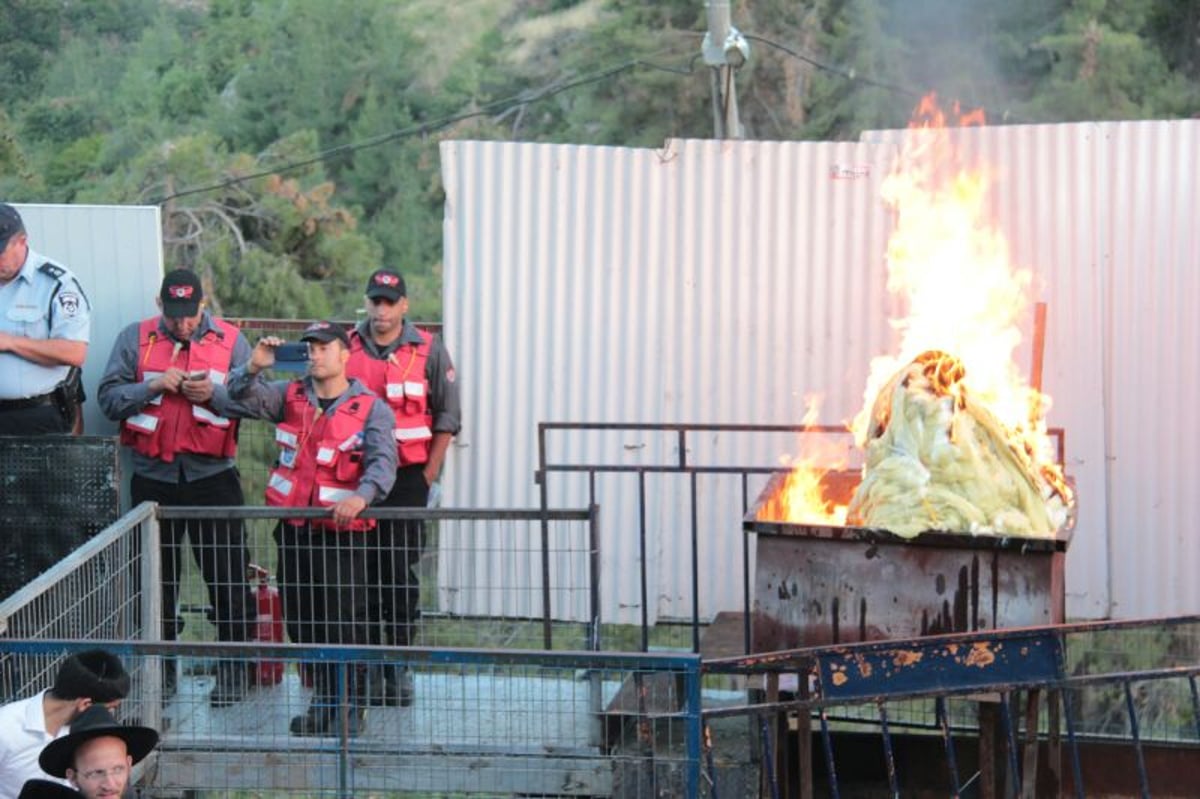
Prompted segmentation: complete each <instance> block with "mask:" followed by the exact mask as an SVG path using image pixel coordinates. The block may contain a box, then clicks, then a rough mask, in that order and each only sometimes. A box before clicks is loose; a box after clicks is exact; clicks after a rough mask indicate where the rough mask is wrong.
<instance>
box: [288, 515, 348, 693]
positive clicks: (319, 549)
mask: <svg viewBox="0 0 1200 799" xmlns="http://www.w3.org/2000/svg"><path fill="white" fill-rule="evenodd" d="M367 535H368V534H367V533H366V532H362V531H349V530H330V529H327V528H323V527H311V528H310V527H309V526H308V525H303V526H299V525H294V524H289V523H288V522H280V523H279V524H278V525H276V527H275V543H276V546H277V548H278V555H279V561H278V562H279V572H278V576H279V593H280V598H281V599H282V600H283V618H284V624H285V626H286V627H287V633H288V638H290V639H291V640H292V642H293V643H298V644H358V645H362V644H367V643H370V640H369V633H368V628H369V625H368V613H367V608H368V605H369V601H368V600H369V593H370V592H369V590H368V587H369V574H370V570H369V569H368V565H367V564H368V545H369V544H368V539H367ZM346 666H347V667H348V668H349V669H350V671H349V673H350V675H351V679H350V680H349V682H348V687H349V697H350V702H351V704H354V703H356V702H357V703H359V704H362V702H361V701H360V700H361V699H362V697H363V696H364V689H365V686H364V675H363V674H362V670H361V669H359V668H357V667H356V666H355V665H354V664H346ZM309 668H311V670H312V672H311V673H312V675H313V704H314V705H332V704H335V703H336V702H337V698H338V679H337V668H338V667H337V664H336V663H319V664H314V665H312V666H310V667H309Z"/></svg>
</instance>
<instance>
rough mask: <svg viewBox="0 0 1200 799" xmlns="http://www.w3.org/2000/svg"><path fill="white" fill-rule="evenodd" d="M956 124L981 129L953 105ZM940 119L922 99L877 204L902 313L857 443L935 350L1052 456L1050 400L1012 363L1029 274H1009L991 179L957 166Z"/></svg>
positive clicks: (979, 118)
mask: <svg viewBox="0 0 1200 799" xmlns="http://www.w3.org/2000/svg"><path fill="white" fill-rule="evenodd" d="M955 116H956V117H957V118H958V122H959V124H980V123H982V122H983V114H982V112H979V111H976V112H971V113H969V114H966V115H962V114H960V113H959V112H958V108H957V106H956V107H955ZM945 121H946V120H945V117H944V116H943V114H942V112H941V111H940V110H938V109H937V106H936V98H935V97H934V95H932V94H931V95H927V96H926V97H925V98H923V99H922V100H921V104H920V105H919V106H918V108H917V112H916V114H915V118H914V122H913V124H912V125H910V129H909V132H908V135H907V136H906V137H905V141H904V144H903V146H902V150H901V153H900V157H899V159H898V161H897V163H896V166H895V167H894V168H893V170H892V172H891V174H889V175H888V177H887V178H886V179H885V180H884V183H883V187H882V195H883V199H884V201H885V202H887V203H888V204H889V205H891V206H892V207H893V208H894V209H895V211H896V225H895V229H894V230H893V232H892V236H891V239H890V241H889V242H888V252H887V259H888V283H887V286H888V291H891V292H893V293H896V294H899V295H901V296H902V297H903V298H904V299H905V300H906V302H907V306H908V309H907V315H906V316H905V317H904V318H901V319H893V320H892V324H893V325H894V326H895V327H896V328H897V329H898V330H899V331H900V334H901V340H900V349H899V351H898V352H897V353H896V354H895V355H886V356H882V357H879V358H875V359H874V360H872V362H871V374H870V377H869V378H868V381H867V386H866V390H865V392H864V394H863V398H864V407H863V409H862V411H860V413H859V414H858V416H856V417H855V420H854V424H853V429H854V432H855V437H856V439H857V441H858V442H859V443H860V444H861V443H863V441H864V440H865V436H866V433H867V430H868V426H869V416H870V411H871V406H872V404H873V403H874V401H875V398H876V396H877V395H878V394H879V391H880V390H881V389H882V388H883V386H884V385H885V384H886V383H887V381H888V380H889V379H891V377H892V376H893V375H894V374H896V372H897V371H898V370H899V369H901V368H902V367H903V366H904V365H906V364H908V363H909V362H911V361H912V360H913V359H914V358H916V357H917V356H918V355H920V354H921V353H922V352H925V351H927V350H941V351H944V352H949V353H952V354H953V355H954V356H955V357H956V358H958V359H959V360H960V361H962V364H963V366H964V367H965V370H966V375H967V377H966V380H967V383H968V384H969V386H970V389H971V392H972V394H973V395H974V396H975V397H976V399H977V400H978V401H979V402H981V403H982V404H984V405H985V406H987V407H988V408H989V409H990V410H991V411H992V413H994V414H995V415H996V417H997V418H998V419H999V420H1000V421H1001V422H1003V423H1004V425H1005V426H1006V427H1007V428H1008V429H1009V430H1010V431H1013V433H1014V434H1015V435H1016V436H1018V437H1019V438H1021V439H1022V443H1024V444H1026V445H1028V446H1029V447H1032V449H1033V450H1034V451H1035V452H1037V453H1041V454H1043V455H1049V453H1050V452H1052V447H1051V444H1050V441H1049V439H1048V438H1047V437H1046V436H1045V429H1044V424H1043V422H1042V414H1043V413H1044V412H1045V411H1046V410H1047V409H1048V407H1049V398H1048V397H1045V396H1044V395H1041V394H1040V393H1039V392H1038V391H1036V390H1035V389H1034V388H1033V387H1031V386H1030V385H1029V383H1028V381H1027V380H1026V379H1025V378H1024V377H1023V376H1022V375H1021V374H1020V372H1019V370H1018V368H1017V364H1016V361H1015V360H1014V353H1015V351H1016V348H1017V346H1018V345H1019V344H1020V343H1021V331H1020V327H1019V322H1020V321H1021V319H1022V317H1023V315H1024V314H1025V313H1026V312H1027V310H1028V307H1029V304H1030V300H1029V296H1028V295H1029V286H1030V282H1031V275H1030V272H1029V271H1028V270H1026V269H1018V268H1014V267H1013V265H1012V259H1011V257H1010V254H1009V248H1008V242H1007V240H1006V239H1005V238H1004V235H1003V234H1002V233H1001V232H1000V230H999V229H998V228H997V226H996V225H995V223H994V222H993V221H992V220H991V218H990V217H989V214H988V210H987V207H986V200H987V192H988V189H989V186H990V178H989V175H988V174H987V173H986V171H985V170H983V169H976V170H969V169H967V168H965V167H963V166H962V165H961V164H960V163H959V160H958V152H957V150H956V148H955V147H954V142H953V141H952V139H951V138H950V135H949V132H948V129H947V127H946V125H945Z"/></svg>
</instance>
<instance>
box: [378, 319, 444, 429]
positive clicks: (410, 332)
mask: <svg viewBox="0 0 1200 799" xmlns="http://www.w3.org/2000/svg"><path fill="white" fill-rule="evenodd" d="M354 332H355V333H356V334H357V335H358V337H359V338H360V339H362V344H363V351H364V352H366V353H367V355H370V356H371V357H372V358H378V359H379V360H381V361H382V360H385V359H386V358H387V357H388V356H389V355H391V354H392V353H393V352H395V351H396V350H398V349H400V348H401V347H403V346H405V345H406V344H420V343H421V342H422V341H423V340H424V339H422V338H421V331H419V330H418V329H417V326H416V325H414V324H413V323H412V322H410V321H408V320H407V319H405V320H404V327H403V329H401V331H400V335H399V336H397V337H396V339H395V341H393V342H391V343H390V344H388V345H387V346H386V347H380V346H379V345H378V344H376V343H375V342H374V340H372V338H371V323H370V322H359V323H358V326H357V327H356V328H355V331H354ZM425 379H426V380H428V381H429V412H430V413H431V414H432V415H433V432H435V433H449V434H450V435H458V431H459V430H461V429H462V400H461V399H460V398H459V392H458V376H457V374H456V373H455V371H454V361H452V360H451V359H450V351H449V350H447V349H446V345H445V344H444V343H442V337H441V336H434V337H433V341H432V342H430V344H429V358H428V360H426V361H425Z"/></svg>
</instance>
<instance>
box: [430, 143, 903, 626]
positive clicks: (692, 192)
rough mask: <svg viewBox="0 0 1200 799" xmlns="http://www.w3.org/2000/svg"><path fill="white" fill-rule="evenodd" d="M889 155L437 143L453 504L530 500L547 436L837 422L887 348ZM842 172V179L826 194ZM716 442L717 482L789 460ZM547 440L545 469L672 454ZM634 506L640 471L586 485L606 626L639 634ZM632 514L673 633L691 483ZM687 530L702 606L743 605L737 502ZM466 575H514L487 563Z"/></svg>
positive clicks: (772, 450) (687, 608)
mask: <svg viewBox="0 0 1200 799" xmlns="http://www.w3.org/2000/svg"><path fill="white" fill-rule="evenodd" d="M892 151H893V148H891V147H877V146H867V145H862V144H857V143H836V144H835V143H815V144H804V145H797V144H788V143H776V142H762V143H746V142H743V143H737V144H735V143H729V142H708V141H671V142H669V143H668V144H667V145H666V147H665V148H664V149H662V150H633V149H615V148H601V147H579V146H570V145H561V146H557V145H554V146H548V145H532V144H506V143H489V142H452V143H447V144H445V145H443V170H444V175H445V184H446V191H447V203H446V208H447V211H446V230H445V238H446V273H445V303H444V313H445V323H446V326H445V335H446V337H447V340H448V343H449V345H450V347H451V351H452V352H454V353H455V356H456V359H457V362H458V364H459V367H460V368H459V373H460V375H462V386H463V390H464V412H465V418H466V427H465V430H464V433H463V435H461V436H460V440H459V444H460V446H459V448H458V450H457V453H456V457H455V461H454V462H453V463H452V464H451V468H450V469H449V470H448V474H449V476H448V481H447V482H448V488H447V490H448V494H447V501H448V502H449V503H450V504H452V505H462V506H492V507H510V506H518V507H522V506H533V505H536V504H537V501H538V494H537V487H536V486H535V484H534V481H533V472H534V469H535V468H536V464H537V453H536V448H535V447H536V441H535V431H536V426H537V423H538V422H540V421H575V422H625V423H631V422H652V423H654V422H658V423H679V422H693V423H751V422H753V423H775V424H796V423H799V422H800V421H801V419H802V417H803V414H804V396H805V395H806V394H808V393H813V392H816V393H822V394H825V395H826V405H825V410H824V412H823V414H822V418H821V420H820V421H822V422H825V423H831V424H833V423H839V422H841V421H843V420H845V419H848V418H849V417H850V416H851V415H852V414H853V413H854V412H855V411H857V409H858V402H859V399H860V396H861V392H862V384H863V381H864V380H865V374H866V368H867V364H868V361H869V357H870V355H871V354H874V353H875V352H877V351H878V350H879V349H880V348H881V347H885V346H886V342H887V341H888V338H889V335H890V334H889V332H888V328H887V326H886V322H885V319H884V317H883V315H882V313H881V309H882V308H883V307H884V305H885V304H886V303H887V302H888V300H887V298H886V297H885V296H884V294H883V291H882V278H883V273H882V265H883V264H882V259H881V257H880V255H879V253H881V252H882V250H883V247H884V244H885V242H886V236H885V231H886V215H885V209H884V208H883V207H882V205H881V204H880V203H879V202H878V200H877V199H876V198H877V194H878V191H877V189H878V185H877V184H878V180H879V179H880V177H881V176H882V175H883V174H884V168H885V165H886V161H887V158H888V157H890V156H889V154H890V153H891V152H892ZM835 167H844V171H845V172H846V173H847V174H850V173H853V174H857V175H858V177H855V178H849V177H845V176H838V177H835V176H834V173H833V169H834V168H835ZM852 168H854V169H858V171H857V172H855V171H854V169H852ZM839 175H840V173H839ZM713 438H714V439H715V440H713V441H707V442H700V441H697V442H696V446H697V447H698V448H701V447H703V448H711V450H712V452H710V453H709V457H713V458H719V460H717V461H713V460H709V461H708V462H709V463H713V462H717V463H738V464H753V465H759V466H762V465H772V464H776V463H778V460H779V457H780V456H781V455H784V454H790V453H793V452H794V451H795V446H794V442H793V441H790V440H788V439H787V438H786V437H785V438H782V439H781V438H778V437H776V438H775V439H774V440H772V439H771V438H770V437H763V436H759V437H757V438H755V437H747V436H744V435H743V436H737V435H734V436H727V435H725V434H722V435H719V436H714V437H713ZM722 439H728V441H723V440H722ZM555 442H556V443H555V444H554V446H553V447H552V452H551V457H552V459H554V460H558V461H562V460H566V459H570V460H571V461H573V462H589V461H590V462H595V461H597V460H603V461H604V462H607V463H622V464H627V465H639V464H640V465H648V464H654V463H664V462H668V461H673V460H674V459H676V458H677V457H678V453H677V452H676V451H675V447H676V442H675V439H674V437H673V436H664V435H661V434H659V435H655V434H633V433H631V434H626V435H613V434H609V435H602V434H575V435H570V436H568V435H560V436H558V438H557V439H555ZM700 454H701V453H699V452H697V453H695V454H693V456H692V457H696V456H697V455H700ZM701 462H703V461H701ZM552 487H556V489H557V490H556V491H555V492H554V493H553V494H552V503H551V504H552V505H554V506H556V507H561V506H569V507H577V506H581V505H582V504H583V503H584V502H585V501H586V496H587V495H586V492H585V489H584V481H583V480H582V479H570V478H566V477H563V476H558V477H557V478H556V479H555V482H554V483H552ZM637 490H638V487H637V479H636V477H635V476H619V477H612V478H607V479H606V480H605V481H604V485H603V486H602V487H601V488H600V489H599V491H600V494H601V496H600V501H601V506H602V518H603V522H604V523H603V526H602V541H601V551H602V553H603V565H602V573H603V592H602V593H603V596H604V597H605V600H606V603H605V607H604V616H605V618H606V619H608V620H623V621H634V620H636V619H637V618H640V613H641V608H640V598H639V583H638V574H639V570H638V566H639V563H640V560H639V550H638V537H637V532H638V518H637V504H636V500H637ZM647 495H648V502H647V529H648V546H647V558H648V559H649V560H650V569H649V578H648V579H649V582H650V585H649V589H648V594H649V596H650V597H651V600H652V602H653V605H652V607H651V608H650V609H649V616H650V618H651V619H654V618H657V617H658V616H659V615H663V616H667V617H672V618H682V617H686V616H688V615H689V614H690V613H691V566H690V553H691V545H690V541H689V539H688V529H689V527H688V521H689V518H690V501H689V493H688V485H687V478H686V477H673V478H667V477H661V476H656V477H652V478H648V479H647ZM699 511H700V516H701V529H702V533H703V536H702V541H701V546H700V549H699V555H698V557H699V561H700V574H701V584H702V594H701V603H700V607H701V612H702V614H704V615H705V616H711V615H713V614H715V613H716V612H718V611H719V610H722V609H726V608H731V607H740V603H741V579H742V566H741V563H742V533H741V523H740V520H741V511H742V496H741V490H740V485H739V484H738V483H737V481H735V480H733V479H732V478H715V477H713V478H704V479H703V480H702V482H701V499H700V503H699ZM481 557H485V556H484V555H481ZM482 572H483V573H489V574H492V575H493V578H491V579H494V580H495V581H500V580H506V579H509V578H508V577H506V576H504V575H503V574H502V570H501V566H500V565H499V564H496V566H495V569H487V568H484V569H483V570H482ZM480 573H481V571H480V570H478V569H475V570H473V574H474V575H475V578H476V579H479V574H480ZM443 576H444V577H447V578H448V577H449V575H443ZM531 576H532V578H533V579H534V580H535V581H536V580H538V579H540V577H538V576H537V575H536V574H533V575H531ZM477 585H478V583H477ZM451 592H452V593H453V595H454V596H458V595H459V594H458V593H457V592H453V591H452V588H451ZM448 596H449V594H448ZM533 596H536V594H534V595H533ZM457 609H459V610H462V611H464V612H466V611H469V610H471V608H465V607H457ZM513 612H536V609H535V608H527V607H526V608H514V609H513ZM561 614H562V609H556V615H561ZM569 615H574V613H573V612H572V613H571V614H569Z"/></svg>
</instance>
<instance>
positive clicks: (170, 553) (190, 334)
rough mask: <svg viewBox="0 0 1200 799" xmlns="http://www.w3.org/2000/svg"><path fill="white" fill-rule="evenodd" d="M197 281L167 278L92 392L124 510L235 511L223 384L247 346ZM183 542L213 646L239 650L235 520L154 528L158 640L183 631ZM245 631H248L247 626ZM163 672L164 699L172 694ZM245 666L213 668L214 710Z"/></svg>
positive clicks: (182, 273) (242, 614) (229, 407)
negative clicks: (119, 477)
mask: <svg viewBox="0 0 1200 799" xmlns="http://www.w3.org/2000/svg"><path fill="white" fill-rule="evenodd" d="M203 301H204V289H203V288H202V287H201V284H200V279H199V277H198V276H197V275H196V274H195V273H194V272H191V271H189V270H186V269H175V270H172V271H170V272H168V273H167V274H166V275H165V276H164V277H163V281H162V287H161V288H160V290H159V296H158V306H159V309H160V310H161V311H162V314H161V316H154V317H151V318H149V319H145V320H143V321H141V322H135V323H133V324H131V325H129V326H128V327H126V328H125V329H124V330H122V331H121V333H120V335H118V336H117V340H116V342H115V343H114V345H113V349H112V354H111V355H110V356H109V359H108V366H107V367H106V368H105V370H104V375H103V377H102V378H101V380H100V387H99V391H98V392H97V395H98V399H99V402H100V408H101V409H102V410H103V411H104V415H105V416H107V417H108V418H109V419H112V420H113V421H119V422H120V423H121V443H122V444H124V445H126V446H128V447H129V448H130V449H131V450H132V460H133V478H132V480H131V481H130V494H131V496H132V499H133V504H135V505H136V504H138V503H141V502H145V501H151V502H157V503H159V504H160V505H166V506H195V505H202V506H241V505H243V504H244V498H243V496H242V484H241V478H240V476H239V475H238V471H237V468H236V467H235V465H234V455H235V454H236V453H237V431H238V423H237V421H236V420H235V419H234V418H232V417H235V416H239V415H241V411H240V410H239V409H238V408H237V407H236V404H235V403H231V402H230V401H229V396H228V392H227V391H226V389H225V380H226V376H227V375H228V374H229V372H230V370H231V369H233V368H234V367H236V366H240V365H242V364H244V363H245V362H246V361H247V360H248V359H249V358H250V345H249V344H248V343H247V342H246V339H245V337H244V336H243V335H242V334H241V333H240V332H239V331H238V329H237V328H235V327H234V326H233V325H231V324H229V323H228V322H224V321H222V320H220V319H217V318H215V317H213V316H212V315H211V314H210V313H208V311H206V310H205V309H204V302H203ZM184 533H187V535H188V540H189V542H190V543H191V548H192V554H193V555H194V556H195V558H196V562H197V563H198V564H200V571H201V573H202V574H203V575H204V581H205V584H206V587H207V589H208V599H209V602H210V603H211V607H212V613H213V619H212V620H213V622H214V623H215V625H216V628H217V637H218V638H219V639H220V640H222V641H245V640H248V638H249V632H250V630H251V628H250V626H249V623H248V619H253V618H254V615H253V613H254V608H253V607H250V606H249V602H248V597H247V587H246V573H247V572H246V568H247V564H248V563H249V561H250V558H249V556H248V554H247V551H246V545H245V540H244V534H243V530H242V523H241V521H240V520H215V519H206V520H200V521H183V520H166V521H164V523H163V525H162V528H161V535H162V554H163V557H162V577H163V589H162V599H163V638H165V639H166V640H169V641H170V640H174V639H175V638H176V637H177V635H178V632H179V629H180V627H181V626H182V621H181V620H180V619H179V617H178V615H177V613H176V606H175V603H176V599H177V596H178V583H179V569H180V557H181V555H182V545H183V537H184ZM251 623H252V622H251ZM174 673H175V672H174V669H168V671H167V675H168V677H169V679H168V682H167V685H166V689H167V693H168V694H170V693H173V692H174V683H173V678H174ZM248 674H249V671H248V666H247V664H234V663H229V662H222V663H221V664H220V665H219V667H218V672H217V684H216V686H215V687H214V688H213V692H212V694H211V695H210V702H211V704H212V705H213V706H214V707H224V706H226V705H229V704H232V703H234V702H237V701H238V700H240V699H241V698H242V695H243V694H244V693H245V690H246V686H247V678H248Z"/></svg>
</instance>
